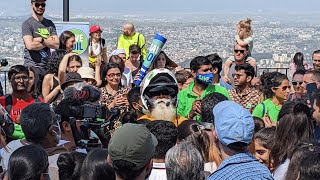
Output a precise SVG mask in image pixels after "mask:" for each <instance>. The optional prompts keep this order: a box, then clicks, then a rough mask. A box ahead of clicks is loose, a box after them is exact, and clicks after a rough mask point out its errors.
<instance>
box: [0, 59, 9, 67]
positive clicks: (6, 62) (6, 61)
mask: <svg viewBox="0 0 320 180" xmlns="http://www.w3.org/2000/svg"><path fill="white" fill-rule="evenodd" d="M0 64H1V66H7V65H8V60H7V59H1V61H0Z"/></svg>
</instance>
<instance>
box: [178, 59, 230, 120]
mask: <svg viewBox="0 0 320 180" xmlns="http://www.w3.org/2000/svg"><path fill="white" fill-rule="evenodd" d="M190 69H191V73H192V75H193V76H194V82H192V83H190V84H189V86H188V87H187V88H186V89H184V90H182V91H180V92H179V94H178V99H179V101H178V111H177V112H178V114H179V115H180V116H183V117H188V118H189V119H194V118H195V119H196V120H198V121H201V99H203V98H204V97H205V96H207V95H208V94H210V93H212V92H218V93H221V94H223V95H225V96H226V97H227V98H229V94H228V91H227V89H226V88H224V87H221V86H217V85H212V82H213V68H212V64H211V61H210V60H209V59H208V58H206V57H204V56H198V57H195V58H194V59H192V61H191V62H190Z"/></svg>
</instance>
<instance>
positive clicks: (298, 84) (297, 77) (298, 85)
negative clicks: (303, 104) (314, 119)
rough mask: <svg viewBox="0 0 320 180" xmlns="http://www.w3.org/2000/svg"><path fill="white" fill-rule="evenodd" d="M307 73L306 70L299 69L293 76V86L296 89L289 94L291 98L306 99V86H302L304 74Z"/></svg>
mask: <svg viewBox="0 0 320 180" xmlns="http://www.w3.org/2000/svg"><path fill="white" fill-rule="evenodd" d="M305 73H306V71H305V70H297V71H296V72H295V73H294V74H293V77H292V82H291V83H292V87H293V89H294V92H293V93H291V94H290V95H289V98H288V99H289V100H295V99H306V98H307V96H306V92H305V88H304V87H302V83H303V76H304V74H305Z"/></svg>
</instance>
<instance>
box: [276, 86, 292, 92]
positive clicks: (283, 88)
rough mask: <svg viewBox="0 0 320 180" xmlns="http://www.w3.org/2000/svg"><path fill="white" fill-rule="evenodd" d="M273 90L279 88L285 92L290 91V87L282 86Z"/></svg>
mask: <svg viewBox="0 0 320 180" xmlns="http://www.w3.org/2000/svg"><path fill="white" fill-rule="evenodd" d="M274 88H276V89H279V88H281V90H282V91H286V90H287V89H289V90H290V89H291V86H282V87H274Z"/></svg>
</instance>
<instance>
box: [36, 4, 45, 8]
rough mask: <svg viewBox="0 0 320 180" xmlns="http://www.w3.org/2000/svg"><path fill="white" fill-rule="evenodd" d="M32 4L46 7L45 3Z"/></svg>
mask: <svg viewBox="0 0 320 180" xmlns="http://www.w3.org/2000/svg"><path fill="white" fill-rule="evenodd" d="M34 5H35V6H36V7H37V8H38V7H40V6H41V7H43V8H44V7H46V3H34Z"/></svg>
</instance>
